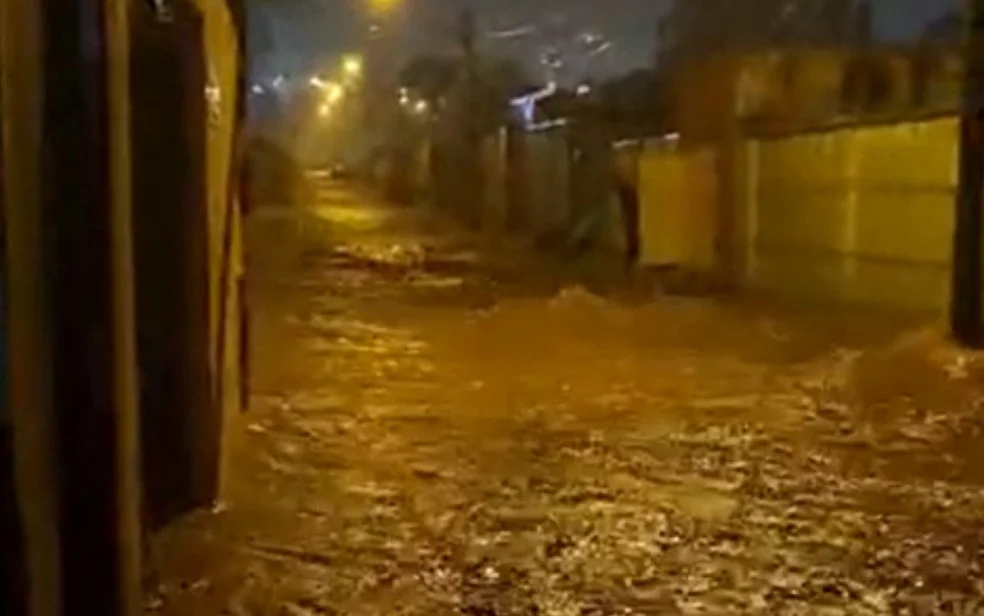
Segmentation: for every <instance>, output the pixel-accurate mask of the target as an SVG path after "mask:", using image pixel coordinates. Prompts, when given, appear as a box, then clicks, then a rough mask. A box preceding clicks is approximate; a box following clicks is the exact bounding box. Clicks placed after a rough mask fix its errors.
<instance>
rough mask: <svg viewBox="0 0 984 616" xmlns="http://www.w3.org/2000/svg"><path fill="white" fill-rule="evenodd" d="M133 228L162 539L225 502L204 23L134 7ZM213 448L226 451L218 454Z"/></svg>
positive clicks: (183, 11) (179, 11)
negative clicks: (172, 527) (169, 529)
mask: <svg viewBox="0 0 984 616" xmlns="http://www.w3.org/2000/svg"><path fill="white" fill-rule="evenodd" d="M132 6H133V14H132V17H131V24H132V32H133V35H132V42H131V45H132V54H133V55H132V60H131V85H130V87H131V90H132V98H131V100H132V143H133V169H134V171H133V224H134V240H135V241H134V246H135V269H136V279H137V287H136V293H137V301H136V304H137V348H138V363H139V368H140V405H141V421H142V427H141V431H142V443H141V444H142V448H143V464H144V468H143V471H144V493H145V507H146V512H145V513H146V514H147V516H148V519H147V523H148V524H149V526H150V528H151V529H156V528H159V527H160V526H161V525H163V524H165V523H167V522H168V521H170V520H171V519H173V518H174V517H175V516H176V515H179V514H181V513H183V512H185V511H187V510H189V509H191V508H193V507H197V506H200V505H204V504H206V503H207V502H208V501H210V500H211V499H212V498H213V497H214V494H212V491H213V488H214V476H215V475H216V473H217V469H214V468H210V467H209V466H210V464H209V462H208V460H210V459H211V457H210V456H209V455H208V454H207V447H208V445H207V444H203V443H202V438H201V436H200V435H201V434H202V426H203V425H204V424H205V422H206V421H208V418H209V414H210V413H214V412H217V410H216V409H214V408H213V405H212V404H211V401H210V399H211V396H210V370H209V361H208V357H209V344H208V331H209V327H208V326H209V295H208V288H209V269H208V263H209V255H208V210H207V207H206V167H205V162H206V131H207V126H206V122H207V119H206V118H207V109H206V100H205V84H206V75H205V60H204V48H203V39H202V17H201V14H200V13H199V12H198V10H197V9H196V8H195V7H194V6H193V4H192V3H191V2H189V1H187V0H177V1H173V2H168V3H166V6H165V8H164V10H162V9H161V8H160V6H161V5H160V3H153V2H149V1H147V2H137V3H133V5H132ZM213 446H216V447H217V444H214V445H213Z"/></svg>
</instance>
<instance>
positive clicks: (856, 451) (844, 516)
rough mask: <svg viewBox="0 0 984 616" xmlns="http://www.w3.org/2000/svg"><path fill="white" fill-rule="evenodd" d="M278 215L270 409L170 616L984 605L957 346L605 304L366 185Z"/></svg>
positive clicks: (722, 313)
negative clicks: (387, 201) (377, 197)
mask: <svg viewBox="0 0 984 616" xmlns="http://www.w3.org/2000/svg"><path fill="white" fill-rule="evenodd" d="M251 224H252V227H251V228H250V230H249V233H250V237H249V241H250V246H251V263H250V268H251V270H250V271H251V286H252V293H253V298H252V299H253V305H254V306H255V309H256V311H257V313H256V316H255V323H254V327H255V329H254V345H255V346H254V358H255V359H254V373H255V382H254V400H253V405H252V406H253V408H252V410H251V411H250V412H249V413H248V414H246V415H244V416H243V417H242V424H241V425H239V426H235V427H234V428H233V429H235V430H237V431H238V432H239V433H240V436H239V437H238V438H237V439H235V440H236V441H237V443H238V444H237V447H236V451H235V452H234V453H233V454H232V455H233V460H234V463H233V468H234V469H235V474H234V476H233V478H232V481H231V483H230V488H229V494H228V499H227V501H225V502H223V503H222V504H221V505H220V506H219V507H217V508H216V509H215V510H214V511H211V512H203V513H199V514H195V515H192V516H190V517H189V518H188V519H186V520H183V521H181V522H180V523H179V524H176V525H175V526H174V528H172V529H169V530H168V531H167V532H166V533H164V535H163V536H162V537H161V538H160V541H159V542H158V543H159V545H158V546H157V550H156V553H157V554H158V559H159V566H160V573H161V579H162V585H161V587H160V589H159V593H157V594H155V595H154V596H153V597H151V598H150V600H149V601H148V612H152V613H157V614H165V615H175V616H177V615H198V614H202V615H204V614H229V615H235V616H246V615H251V616H260V615H268V614H269V615H281V614H284V615H325V614H365V615H379V616H382V615H396V614H405V615H419V616H439V615H442V614H472V615H489V616H492V615H507V614H515V615H534V614H536V615H556V616H568V615H570V616H575V615H587V614H598V615H602V614H903V613H908V614H977V613H984V583H982V580H984V572H982V570H981V564H982V561H984V543H982V542H984V490H982V489H981V477H982V476H984V471H981V470H979V469H984V466H982V460H981V456H979V455H978V454H977V450H978V449H979V448H980V443H981V442H982V441H981V427H980V423H979V421H978V419H977V416H978V414H977V405H978V403H977V398H978V395H977V392H978V391H979V390H980V387H979V383H980V382H982V379H981V375H982V374H984V371H982V370H980V368H979V363H980V362H979V361H978V359H977V358H975V357H968V356H966V355H964V354H961V353H960V352H958V351H956V350H955V349H952V348H951V347H949V346H948V345H946V344H945V343H943V342H941V341H940V340H939V339H938V337H937V336H936V335H934V334H933V333H932V330H926V331H925V332H923V331H920V330H916V331H915V332H914V333H909V334H904V335H900V336H895V337H892V335H891V334H892V331H891V328H879V329H876V328H874V327H873V322H872V321H870V320H869V321H868V322H867V323H864V322H863V320H862V321H859V320H858V319H854V320H849V319H848V320H845V321H836V320H834V319H833V318H832V317H831V316H830V315H829V314H828V315H825V316H823V317H815V316H809V315H801V314H798V315H791V314H783V315H779V314H765V313H763V312H762V311H758V310H753V309H751V308H739V307H737V306H734V305H732V306H728V305H722V304H716V303H714V302H711V301H709V300H705V299H681V298H668V297H656V296H655V295H651V296H648V297H643V298H641V297H640V295H639V293H634V294H626V295H625V296H619V295H618V294H615V295H598V294H594V293H591V292H589V291H586V290H584V288H582V287H579V286H572V285H570V284H566V285H565V283H564V282H563V280H562V277H560V276H557V275H556V272H553V273H551V272H547V271H545V270H543V269H541V268H539V266H537V265H536V262H535V261H533V260H530V259H527V258H524V257H522V256H521V255H516V254H507V255H498V256H496V257H495V258H490V257H488V256H487V255H486V254H485V253H482V252H480V251H478V250H477V249H476V248H475V244H474V243H473V242H471V241H469V240H468V239H467V238H466V237H465V236H464V235H463V234H461V233H456V232H454V231H453V230H450V229H449V228H447V227H446V226H443V225H440V224H437V223H436V222H435V221H434V220H433V219H429V218H427V217H426V216H423V215H421V214H419V213H414V212H411V211H407V210H399V209H392V208H386V207H385V206H382V205H380V204H378V203H375V202H373V201H372V200H371V199H369V198H365V197H360V196H359V195H358V194H357V193H355V192H353V191H351V190H346V189H344V188H341V187H337V186H326V187H324V188H323V190H322V194H321V199H320V200H319V201H318V204H317V205H316V206H313V207H312V208H310V209H307V210H305V211H301V212H296V211H287V210H278V211H273V210H270V211H261V212H259V213H258V214H257V215H256V219H255V220H253V221H252V223H251ZM848 321H849V322H848ZM859 322H860V325H859ZM851 324H853V325H854V326H855V329H854V330H852V329H851V328H850V327H848V326H849V325H851ZM859 332H860V333H862V334H865V335H864V336H861V335H859ZM835 333H836V335H835Z"/></svg>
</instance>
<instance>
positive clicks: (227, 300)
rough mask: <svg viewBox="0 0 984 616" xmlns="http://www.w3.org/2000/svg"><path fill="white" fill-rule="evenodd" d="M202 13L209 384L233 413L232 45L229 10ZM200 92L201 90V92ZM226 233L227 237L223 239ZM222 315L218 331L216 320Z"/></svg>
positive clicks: (211, 0) (239, 254)
mask: <svg viewBox="0 0 984 616" xmlns="http://www.w3.org/2000/svg"><path fill="white" fill-rule="evenodd" d="M197 4H198V8H199V10H200V11H201V12H202V15H203V19H204V24H203V36H204V38H205V40H204V46H205V62H206V66H205V70H206V75H207V76H208V78H209V82H210V85H211V86H213V87H216V89H217V93H218V96H217V97H215V101H216V102H217V104H216V105H214V106H213V108H212V109H211V111H212V113H211V114H210V117H209V123H208V141H207V144H206V147H207V159H206V165H207V179H206V182H207V188H206V190H207V207H208V220H209V229H210V233H209V240H210V241H209V257H210V268H209V270H210V276H211V285H210V288H211V294H210V301H209V304H210V319H209V322H210V331H211V337H210V338H211V349H210V357H211V365H212V372H213V376H214V380H213V382H215V383H221V391H217V392H215V393H216V395H217V397H218V400H219V404H220V407H221V408H220V410H221V412H222V416H223V417H224V418H225V419H226V421H224V423H226V424H227V423H228V419H229V418H231V417H233V416H234V415H235V414H236V413H237V412H238V410H239V387H240V383H239V378H240V374H239V342H240V341H239V333H240V330H239V314H240V301H241V298H240V297H239V289H240V280H241V278H242V276H243V274H244V263H243V245H242V233H241V227H242V220H241V212H240V208H239V204H238V202H234V203H233V205H232V206H230V204H229V199H230V197H231V194H230V169H231V167H232V164H233V155H234V148H235V136H236V134H235V132H236V126H235V120H236V118H235V109H236V75H237V71H238V53H237V51H238V43H237V40H236V29H235V23H234V21H233V17H232V14H231V13H230V12H229V10H228V7H227V6H226V4H225V2H224V1H223V0H197ZM203 95H205V93H203ZM227 237H229V238H230V239H231V241H227ZM223 314H225V318H224V321H225V324H224V331H222V332H220V331H219V329H220V321H221V320H222V315H223ZM231 433H232V431H231V430H228V429H226V430H223V431H222V438H223V445H222V452H221V454H220V455H221V456H222V465H223V468H222V469H220V482H222V483H224V478H225V477H226V474H227V473H226V471H225V468H224V465H225V463H226V461H227V455H226V452H227V450H228V446H227V443H226V442H225V439H227V438H229V437H230V436H231Z"/></svg>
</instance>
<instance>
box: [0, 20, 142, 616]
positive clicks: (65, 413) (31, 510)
mask: <svg viewBox="0 0 984 616" xmlns="http://www.w3.org/2000/svg"><path fill="white" fill-rule="evenodd" d="M0 24H2V31H0V35H2V36H0V41H2V43H0V44H2V51H3V54H2V60H3V62H2V68H3V70H2V85H3V92H2V102H3V114H4V117H3V129H4V130H3V133H4V134H3V153H4V156H3V158H4V161H5V163H7V164H9V165H10V167H9V168H8V169H6V171H7V173H5V180H6V181H5V186H4V200H3V201H4V205H5V207H4V213H5V216H6V224H7V240H8V246H7V251H6V255H5V256H6V259H5V260H4V263H3V265H4V266H5V267H6V270H7V275H8V282H9V285H8V286H9V289H8V291H9V292H8V293H7V298H8V308H9V310H8V316H9V321H8V325H9V327H8V333H9V336H10V341H9V349H10V362H9V364H10V390H9V396H8V400H9V407H10V408H9V410H10V416H11V418H12V420H11V423H12V428H13V441H14V443H13V449H14V475H15V477H16V481H15V483H16V494H17V506H18V509H19V510H20V511H21V514H22V515H21V519H22V520H23V537H24V550H23V551H24V553H25V561H26V571H27V582H28V592H27V595H28V598H29V601H28V605H29V614H31V616H49V615H50V616H66V615H76V614H77V615H79V616H83V615H91V614H101V615H106V616H131V615H136V614H138V613H139V607H140V589H139V567H140V563H139V558H140V525H139V515H138V512H139V484H138V476H139V467H140V466H139V452H138V449H137V425H136V421H137V413H136V403H135V374H134V370H135V361H134V318H133V292H132V283H133V275H132V259H131V253H132V248H131V245H130V244H131V240H130V237H131V236H130V233H131V230H130V227H131V221H130V186H129V185H130V156H129V143H130V138H129V113H128V100H127V96H128V95H127V59H128V44H127V43H128V40H127V39H128V36H127V2H126V1H125V0H92V1H86V0H33V1H32V2H19V1H16V0H0ZM5 547H6V546H5ZM5 607H6V606H3V607H0V612H2V613H4V614H6V613H8V612H7V611H4V608H5Z"/></svg>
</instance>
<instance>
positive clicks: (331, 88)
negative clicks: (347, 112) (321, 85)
mask: <svg viewBox="0 0 984 616" xmlns="http://www.w3.org/2000/svg"><path fill="white" fill-rule="evenodd" d="M344 95H345V91H344V90H343V89H342V86H340V85H338V84H337V83H334V82H328V84H326V86H325V100H326V101H328V102H329V103H331V104H335V103H337V102H338V101H340V100H342V96H344Z"/></svg>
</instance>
